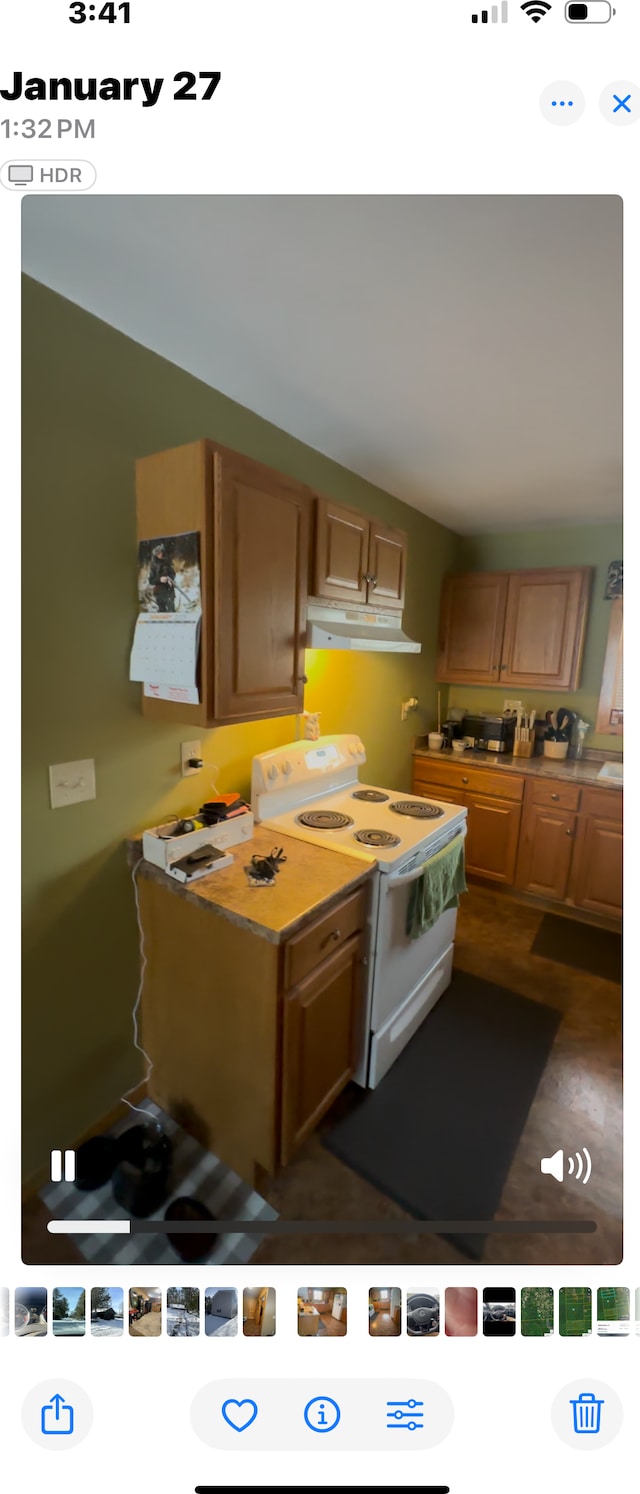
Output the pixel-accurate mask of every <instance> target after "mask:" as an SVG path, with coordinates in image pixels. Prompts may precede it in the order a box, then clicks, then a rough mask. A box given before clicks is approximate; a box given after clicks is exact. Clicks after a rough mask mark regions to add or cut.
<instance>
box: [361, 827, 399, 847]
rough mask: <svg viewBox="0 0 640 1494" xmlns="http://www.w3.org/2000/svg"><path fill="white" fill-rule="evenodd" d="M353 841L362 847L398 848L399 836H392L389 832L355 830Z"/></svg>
mask: <svg viewBox="0 0 640 1494" xmlns="http://www.w3.org/2000/svg"><path fill="white" fill-rule="evenodd" d="M355 839H356V840H359V841H360V844H361V845H363V846H373V847H374V848H378V849H379V848H380V847H382V846H399V845H400V836H399V835H392V834H391V832H390V830H356V834H355Z"/></svg>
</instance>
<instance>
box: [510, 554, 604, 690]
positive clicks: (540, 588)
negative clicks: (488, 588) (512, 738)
mask: <svg viewBox="0 0 640 1494" xmlns="http://www.w3.org/2000/svg"><path fill="white" fill-rule="evenodd" d="M590 576H591V571H590V569H589V567H586V566H582V567H576V568H573V569H567V570H561V569H556V568H553V569H551V570H536V571H516V572H513V573H512V574H511V576H510V577H509V591H508V597H507V612H506V619H505V628H504V644H503V649H502V663H501V667H500V683H501V684H504V685H522V686H527V685H528V686H529V687H531V688H534V687H541V686H542V687H547V688H548V689H551V690H565V689H574V688H575V687H576V685H577V684H578V680H579V672H580V663H581V658H582V646H583V642H584V632H585V626H586V617H587V604H588V599H589V582H590Z"/></svg>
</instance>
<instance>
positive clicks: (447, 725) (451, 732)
mask: <svg viewBox="0 0 640 1494" xmlns="http://www.w3.org/2000/svg"><path fill="white" fill-rule="evenodd" d="M442 735H443V738H444V741H443V743H442V745H443V747H451V743H452V742H453V741H455V740H456V739H459V738H460V737H461V736H462V726H461V724H460V722H459V721H443V723H442Z"/></svg>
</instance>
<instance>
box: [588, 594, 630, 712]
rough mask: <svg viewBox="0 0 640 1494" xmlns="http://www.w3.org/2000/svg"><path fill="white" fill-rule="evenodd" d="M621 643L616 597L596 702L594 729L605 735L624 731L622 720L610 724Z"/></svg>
mask: <svg viewBox="0 0 640 1494" xmlns="http://www.w3.org/2000/svg"><path fill="white" fill-rule="evenodd" d="M621 645H622V597H616V599H615V601H613V602H612V603H611V617H610V619H609V635H608V638H607V649H606V653H605V656H604V668H603V671H602V684H601V686H600V700H599V702H598V719H597V721H596V727H595V729H596V731H597V732H599V733H601V734H602V735H603V736H607V737H621V736H622V734H623V732H624V720H623V721H619V722H617V723H616V724H615V725H612V724H611V712H612V710H613V702H614V699H615V689H616V680H617V678H618V670H619V667H620V663H621V659H620V652H621Z"/></svg>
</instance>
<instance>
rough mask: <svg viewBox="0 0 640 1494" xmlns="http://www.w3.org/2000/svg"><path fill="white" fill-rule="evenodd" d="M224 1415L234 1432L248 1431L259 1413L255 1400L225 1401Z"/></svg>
mask: <svg viewBox="0 0 640 1494" xmlns="http://www.w3.org/2000/svg"><path fill="white" fill-rule="evenodd" d="M222 1415H223V1416H224V1419H225V1421H226V1422H228V1424H229V1426H230V1427H233V1430H234V1432H246V1430H247V1427H250V1426H251V1423H252V1421H255V1419H256V1416H257V1415H258V1407H257V1405H256V1402H255V1401H249V1400H246V1401H224V1402H223V1406H222Z"/></svg>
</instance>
